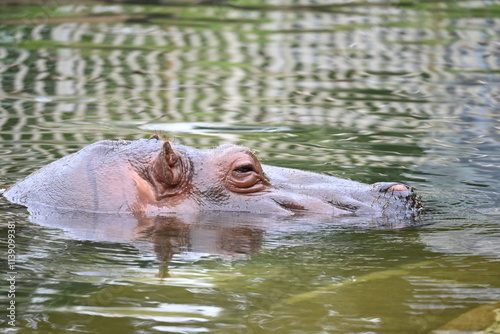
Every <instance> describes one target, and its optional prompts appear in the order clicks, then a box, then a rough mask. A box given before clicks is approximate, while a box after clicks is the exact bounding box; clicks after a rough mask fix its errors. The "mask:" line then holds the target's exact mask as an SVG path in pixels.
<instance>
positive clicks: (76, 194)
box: [4, 135, 421, 218]
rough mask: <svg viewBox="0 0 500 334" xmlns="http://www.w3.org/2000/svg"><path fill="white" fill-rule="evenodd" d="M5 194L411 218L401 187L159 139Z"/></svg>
mask: <svg viewBox="0 0 500 334" xmlns="http://www.w3.org/2000/svg"><path fill="white" fill-rule="evenodd" d="M4 196H5V197H6V198H7V199H8V200H10V201H11V202H14V203H18V204H22V205H25V206H27V207H28V208H30V207H35V206H36V207H43V208H45V209H47V208H50V207H57V208H65V209H74V210H83V211H87V212H108V213H109V212H113V213H132V214H134V215H136V216H154V215H158V214H165V213H176V214H184V213H191V212H198V211H207V210H208V211H238V212H249V213H265V214H285V215H290V214H297V213H317V214H324V215H329V216H346V215H350V216H353V215H356V216H360V215H362V216H365V215H368V216H371V217H383V216H388V217H395V216H397V217H401V218H405V217H413V216H415V215H416V214H418V213H419V211H420V210H421V204H420V201H419V200H418V198H417V196H416V195H415V194H414V192H413V190H412V189H411V188H410V187H408V186H405V185H403V184H400V183H392V182H387V183H386V182H381V183H374V184H371V185H369V184H364V183H360V182H355V181H350V180H346V179H341V178H337V177H332V176H328V175H322V174H317V173H312V172H306V171H301V170H295V169H289V168H281V167H272V166H266V165H261V164H260V162H259V160H258V159H257V157H256V156H255V155H254V154H253V153H252V152H251V151H250V150H249V149H247V148H244V147H240V146H235V145H222V146H219V147H218V148H215V149H205V150H200V149H195V148H192V147H188V146H183V145H180V144H178V143H173V142H170V141H168V140H163V139H160V138H159V137H158V136H157V135H154V136H153V137H151V138H150V139H141V140H135V141H109V140H105V141H100V142H97V143H94V144H92V145H89V146H87V147H85V148H83V149H82V150H80V151H79V152H76V153H74V154H71V155H69V156H66V157H64V158H62V159H60V160H58V161H55V162H53V163H51V164H49V165H47V166H45V167H43V168H42V169H40V170H38V171H37V172H35V173H33V174H31V175H29V176H28V177H26V178H25V179H24V180H22V181H19V182H18V183H16V184H15V185H14V186H12V187H11V188H10V189H8V190H7V191H6V192H5V193H4Z"/></svg>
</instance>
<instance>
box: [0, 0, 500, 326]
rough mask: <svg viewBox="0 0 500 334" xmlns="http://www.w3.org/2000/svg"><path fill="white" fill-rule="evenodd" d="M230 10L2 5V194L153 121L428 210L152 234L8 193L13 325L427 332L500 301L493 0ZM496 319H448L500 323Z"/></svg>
mask: <svg viewBox="0 0 500 334" xmlns="http://www.w3.org/2000/svg"><path fill="white" fill-rule="evenodd" d="M230 3H231V5H200V6H194V5H192V4H185V5H177V6H173V5H169V6H166V5H164V6H157V5H141V4H138V3H135V2H129V4H127V5H124V4H117V3H111V2H110V3H104V2H103V3H102V4H88V5H68V4H65V3H64V2H63V1H54V2H47V3H45V5H44V6H40V5H39V4H38V3H36V4H33V5H31V6H11V7H9V6H2V7H0V8H1V11H0V155H1V160H0V188H6V187H8V186H9V185H10V184H12V183H14V182H15V181H16V180H18V179H20V178H22V177H24V176H26V175H28V174H29V173H30V172H32V171H34V170H36V169H38V168H40V167H41V166H44V165H46V164H47V163H49V162H51V161H54V160H55V159H57V158H59V157H61V156H64V155H67V154H69V153H72V152H74V151H76V150H78V149H79V148H81V147H84V146H85V145H87V144H89V143H92V142H95V141H97V140H100V139H103V138H107V139H136V138H144V137H148V136H149V135H150V134H151V133H152V132H154V131H160V132H161V133H164V134H167V135H168V136H170V137H174V138H176V140H177V141H179V142H181V143H183V144H186V145H192V146H196V147H200V148H207V147H213V146H216V145H219V144H221V143H233V144H240V145H245V146H249V147H251V148H252V149H254V150H255V152H256V153H257V155H258V156H259V157H260V158H261V160H262V161H263V162H265V163H266V164H273V165H279V166H286V167H294V168H300V169H305V170H311V171H317V172H324V173H328V174H333V175H338V176H342V177H346V178H351V179H355V180H358V181H362V182H377V181H387V180H398V181H402V182H405V183H408V184H410V185H412V186H414V187H415V188H417V189H418V191H419V193H420V194H421V196H422V198H423V200H424V202H425V203H426V205H427V208H428V211H429V213H428V214H427V215H425V216H424V217H422V219H421V220H420V221H418V222H417V224H416V226H411V227H407V228H399V229H388V228H376V227H374V226H350V225H348V224H343V222H342V221H339V220H335V219H331V220H324V219H323V220H320V221H318V220H314V219H312V218H307V217H295V218H288V219H283V218H277V217H272V216H271V217H268V216H253V217H249V216H245V215H242V214H240V215H238V214H233V215H229V216H226V215H222V216H218V215H204V216H200V217H197V218H196V219H194V220H188V221H185V220H183V219H180V218H179V219H170V220H167V219H165V220H161V221H160V222H158V226H159V231H158V233H157V234H155V236H154V237H152V236H151V235H146V234H138V233H136V230H135V226H134V222H133V221H132V222H130V221H128V220H127V219H125V218H124V219H122V220H121V221H118V222H116V224H111V225H109V226H105V227H103V226H101V225H99V226H95V225H92V221H91V220H90V218H89V219H88V220H86V221H85V223H82V221H81V220H80V221H79V222H80V223H79V224H72V222H73V221H77V220H76V219H74V217H68V216H63V217H62V218H61V217H56V216H54V219H53V220H50V219H48V220H45V221H44V222H43V224H36V223H33V222H31V220H33V218H30V217H29V214H28V212H27V211H26V210H25V209H24V208H22V207H17V206H14V205H11V204H9V203H8V202H6V201H5V200H4V199H3V198H1V199H0V213H1V216H0V235H1V236H2V237H1V245H2V250H3V251H2V254H4V255H2V256H3V259H0V268H1V269H2V273H4V274H5V277H6V279H5V280H4V283H6V282H7V281H8V280H7V278H8V277H9V274H8V273H9V272H10V271H11V270H10V269H9V266H8V261H7V249H8V243H7V241H8V238H7V236H8V230H9V223H11V224H12V223H15V237H16V238H15V245H16V248H15V251H16V256H17V257H16V264H15V271H16V272H17V274H16V275H15V278H16V282H15V298H14V299H12V298H10V297H7V295H8V292H9V287H8V286H7V285H8V284H2V285H1V286H2V287H3V288H2V289H3V291H2V292H1V295H2V300H5V301H6V304H5V305H8V304H7V303H9V301H10V300H15V302H16V304H15V305H16V313H15V315H16V319H15V326H11V325H9V323H8V321H10V320H9V318H8V317H7V315H8V312H6V307H4V306H2V309H1V311H0V315H1V317H0V323H1V324H2V327H4V328H7V329H8V332H9V333H65V332H68V333H89V332H90V333H156V332H164V333H199V332H211V333H212V332H213V333H267V332H279V333H428V332H430V331H432V330H434V329H437V328H440V327H441V326H443V325H444V324H445V323H447V322H449V321H450V320H452V319H454V318H456V317H458V316H459V315H461V314H463V313H465V312H467V311H468V310H471V309H474V308H476V307H479V306H482V305H485V304H488V303H491V302H498V301H499V300H500V219H499V218H500V216H499V215H500V210H499V207H500V200H499V191H498V189H499V187H500V181H499V179H500V150H499V148H500V116H499V115H500V109H499V107H498V105H499V102H500V98H499V97H500V74H499V70H500V61H499V59H500V40H499V39H498V36H500V7H499V6H498V3H496V2H495V1H429V2H427V1H378V2H370V1H367V2H350V1H336V2H334V4H333V5H323V4H322V3H320V2H314V1H308V0H303V1H292V0H290V1H267V2H265V3H264V2H262V3H260V2H252V4H249V5H243V3H242V2H236V1H235V2H230ZM117 227H118V228H117ZM7 283H8V282H7ZM9 298H10V299H9ZM2 305H4V304H3V302H2ZM479 318H480V317H479V316H476V317H474V319H479ZM492 322H493V320H491V321H490V322H489V323H488V324H480V321H479V320H477V321H473V326H472V327H471V326H469V327H467V326H465V325H464V324H461V325H460V326H458V327H456V329H457V330H461V331H463V332H466V333H470V332H476V331H477V330H481V329H484V328H485V327H488V326H490V325H491V326H490V328H489V331H490V332H500V331H498V329H495V328H494V327H493V326H494V324H492ZM474 326H475V327H474ZM448 329H449V328H448Z"/></svg>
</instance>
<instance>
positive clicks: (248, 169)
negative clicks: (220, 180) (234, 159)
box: [234, 166, 254, 174]
mask: <svg viewBox="0 0 500 334" xmlns="http://www.w3.org/2000/svg"><path fill="white" fill-rule="evenodd" d="M234 171H235V172H237V173H242V174H244V173H248V172H253V171H254V170H253V167H252V166H242V167H238V168H236V169H235V170H234Z"/></svg>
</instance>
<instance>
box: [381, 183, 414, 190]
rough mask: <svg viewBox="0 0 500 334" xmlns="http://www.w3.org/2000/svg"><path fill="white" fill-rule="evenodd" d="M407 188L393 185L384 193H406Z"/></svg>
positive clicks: (401, 185) (402, 185)
mask: <svg viewBox="0 0 500 334" xmlns="http://www.w3.org/2000/svg"><path fill="white" fill-rule="evenodd" d="M408 190H409V189H408V187H407V186H405V185H404V184H395V185H392V186H390V187H389V188H387V190H386V191H408Z"/></svg>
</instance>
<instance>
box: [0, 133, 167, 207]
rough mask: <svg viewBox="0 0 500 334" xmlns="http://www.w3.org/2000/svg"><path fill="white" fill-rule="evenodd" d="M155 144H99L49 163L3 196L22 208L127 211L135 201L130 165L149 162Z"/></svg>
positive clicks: (138, 142)
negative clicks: (140, 161) (139, 161)
mask: <svg viewBox="0 0 500 334" xmlns="http://www.w3.org/2000/svg"><path fill="white" fill-rule="evenodd" d="M155 148H156V149H158V144H157V143H156V141H147V140H139V141H107V140H105V141H100V142H97V143H94V144H92V145H89V146H87V147H85V148H83V149H82V150H80V151H78V152H76V153H74V154H71V155H68V156H66V157H64V158H62V159H59V160H57V161H54V162H52V163H51V164H49V165H47V166H45V167H43V168H41V169H40V170H38V171H36V172H35V173H33V174H31V175H29V176H27V177H26V178H25V179H23V180H21V181H19V182H18V183H16V184H15V185H14V186H12V187H11V188H10V189H8V190H7V191H6V192H5V193H4V196H5V197H6V198H7V199H8V200H9V201H11V202H14V203H18V204H22V205H25V206H35V205H36V206H51V207H58V208H72V209H76V210H85V211H93V212H130V205H133V202H134V201H135V200H136V189H135V184H134V177H135V176H136V172H135V170H134V167H133V164H135V163H137V159H140V160H144V159H146V160H147V159H150V157H151V156H152V154H153V152H154V150H155Z"/></svg>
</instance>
